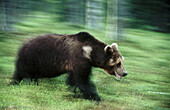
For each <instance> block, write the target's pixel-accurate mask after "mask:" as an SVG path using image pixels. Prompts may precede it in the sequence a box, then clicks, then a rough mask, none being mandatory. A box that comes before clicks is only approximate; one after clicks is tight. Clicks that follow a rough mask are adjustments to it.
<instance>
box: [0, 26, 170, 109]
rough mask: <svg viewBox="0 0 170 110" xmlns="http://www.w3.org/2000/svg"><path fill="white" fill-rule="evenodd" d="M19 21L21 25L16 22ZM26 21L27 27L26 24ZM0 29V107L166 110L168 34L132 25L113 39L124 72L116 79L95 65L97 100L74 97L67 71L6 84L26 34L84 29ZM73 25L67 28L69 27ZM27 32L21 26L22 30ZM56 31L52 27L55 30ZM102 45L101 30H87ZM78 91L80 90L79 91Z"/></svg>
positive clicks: (168, 106) (168, 105) (169, 62)
mask: <svg viewBox="0 0 170 110" xmlns="http://www.w3.org/2000/svg"><path fill="white" fill-rule="evenodd" d="M20 25H22V24H20ZM28 25H29V26H28ZM28 25H27V26H26V27H29V28H30V30H29V29H25V28H22V29H23V32H24V33H0V109H7V110H11V109H18V110H20V109H22V110H38V109H39V110H42V109H44V110H119V109H121V110H169V109H170V46H169V45H170V35H169V34H162V33H156V32H150V31H142V30H135V29H127V30H126V32H125V33H126V40H123V41H116V42H117V43H118V45H119V50H120V52H121V53H122V55H123V56H124V57H125V64H124V66H125V67H126V69H127V71H128V73H129V74H128V76H127V77H125V78H123V79H121V80H116V79H115V78H114V77H113V76H109V75H107V74H106V73H105V72H104V71H103V70H101V69H99V68H93V75H92V77H91V79H92V80H93V81H94V83H95V84H96V86H97V90H98V93H99V95H100V96H101V98H102V102H101V103H99V104H98V103H96V102H95V101H89V100H85V99H82V98H78V97H77V95H75V94H73V93H72V88H69V87H68V86H67V85H66V84H65V79H66V77H67V75H62V76H60V77H56V78H51V79H40V83H39V86H36V85H34V82H31V83H30V81H29V80H26V79H25V80H23V81H22V82H21V83H20V84H19V85H15V86H8V84H9V82H10V78H11V77H12V74H13V71H14V68H15V67H14V65H15V60H16V55H17V51H18V49H19V47H20V46H21V45H22V44H23V42H25V41H26V40H27V39H29V38H30V37H32V36H34V35H37V34H40V33H41V34H42V33H61V34H71V33H72V34H73V33H77V32H79V31H81V30H83V29H80V28H81V27H79V29H77V28H74V27H71V26H65V27H64V26H63V27H62V28H67V29H68V31H66V30H67V29H65V30H62V28H61V27H60V29H59V28H57V27H56V28H55V29H54V30H50V31H47V30H42V29H40V30H34V31H33V30H31V28H32V26H31V25H30V24H28ZM70 28H72V30H70ZM24 29H25V30H26V31H25V30H24ZM56 30H57V31H56ZM86 31H88V32H90V33H91V34H92V35H94V36H96V38H98V39H100V40H103V41H104V42H106V43H107V44H111V43H112V42H114V41H113V40H110V39H106V38H105V37H103V36H102V35H104V33H103V32H97V31H89V30H86ZM78 94H80V93H78Z"/></svg>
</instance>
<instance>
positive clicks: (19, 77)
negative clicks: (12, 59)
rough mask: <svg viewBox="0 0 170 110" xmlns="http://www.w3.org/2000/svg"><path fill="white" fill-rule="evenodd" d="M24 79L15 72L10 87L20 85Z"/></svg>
mask: <svg viewBox="0 0 170 110" xmlns="http://www.w3.org/2000/svg"><path fill="white" fill-rule="evenodd" d="M22 79H23V78H22V77H21V76H20V74H19V73H18V72H15V73H14V75H13V77H12V81H11V82H10V85H15V84H19V83H20V82H21V80H22Z"/></svg>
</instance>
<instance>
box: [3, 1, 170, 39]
mask: <svg viewBox="0 0 170 110" xmlns="http://www.w3.org/2000/svg"><path fill="white" fill-rule="evenodd" d="M169 3H170V2H169V0H154V1H153V0H145V1H143V0H0V11H1V16H0V24H1V25H0V30H1V31H16V30H18V28H17V27H16V25H19V26H21V25H22V26H25V27H26V26H31V24H32V23H34V22H35V21H36V20H37V19H38V20H44V21H49V20H50V21H53V23H54V24H48V23H46V24H47V25H46V26H48V25H56V23H58V22H59V23H69V24H70V25H72V26H75V27H76V26H81V27H82V28H87V29H96V30H103V31H106V35H108V37H114V38H117V37H121V36H122V35H121V33H122V28H135V29H136V28H140V29H146V30H152V31H157V32H165V33H167V32H170V14H169V10H170V7H169ZM26 19H31V21H27V20H26ZM34 19H35V20H34ZM26 22H29V23H30V24H29V23H26ZM36 23H37V22H36ZM26 24H28V25H26ZM44 28H45V27H44ZM117 33H118V35H117Z"/></svg>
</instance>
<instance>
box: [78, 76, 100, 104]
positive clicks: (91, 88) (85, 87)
mask: <svg viewBox="0 0 170 110" xmlns="http://www.w3.org/2000/svg"><path fill="white" fill-rule="evenodd" d="M84 74H85V73H84ZM76 86H77V87H78V88H79V89H80V90H81V92H82V93H83V97H84V98H85V99H89V100H96V101H100V100H101V99H100V97H99V95H98V93H97V90H96V87H95V85H94V84H93V83H92V82H91V81H90V79H89V75H87V76H85V75H82V76H79V77H77V78H76Z"/></svg>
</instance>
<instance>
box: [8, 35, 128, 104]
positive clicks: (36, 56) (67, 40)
mask: <svg viewBox="0 0 170 110" xmlns="http://www.w3.org/2000/svg"><path fill="white" fill-rule="evenodd" d="M92 67H99V68H102V69H104V70H106V71H107V72H108V73H109V74H110V75H114V76H115V77H117V78H119V79H120V78H121V77H123V76H126V75H127V73H126V71H125V68H124V67H123V57H122V55H121V54H120V52H119V51H118V46H117V44H116V43H113V44H112V45H106V44H105V43H103V42H101V41H99V40H97V39H95V38H94V37H93V36H92V35H90V34H89V33H87V32H80V33H78V34H72V35H60V34H47V35H42V36H38V37H36V38H34V39H32V40H30V41H29V42H28V43H26V44H25V45H24V46H23V47H22V48H21V49H20V51H19V52H18V59H17V61H16V69H15V72H14V75H13V81H12V82H11V84H17V83H19V82H20V81H21V80H22V79H23V78H30V79H35V81H36V82H37V84H38V78H51V77H56V76H59V75H61V74H64V73H68V74H69V76H68V79H67V84H68V85H70V86H74V87H78V88H79V89H80V90H81V91H82V93H83V96H84V98H86V99H93V100H97V101H100V97H99V95H98V94H97V91H96V87H95V85H94V84H93V83H92V82H90V79H89V76H90V74H91V69H92Z"/></svg>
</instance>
